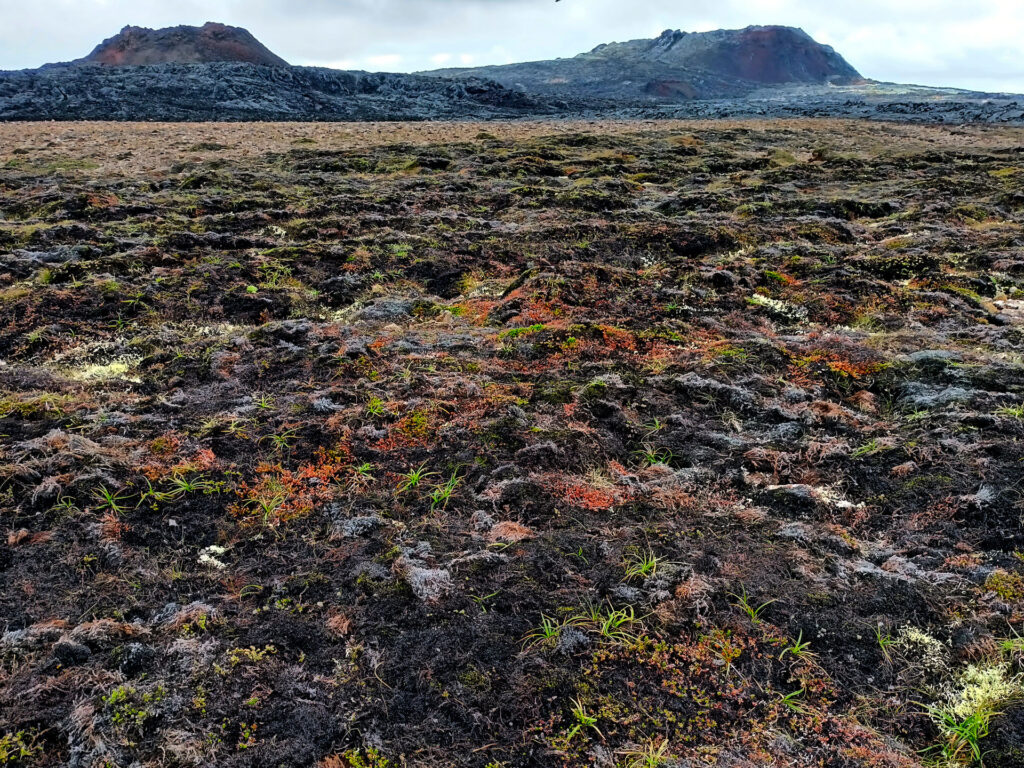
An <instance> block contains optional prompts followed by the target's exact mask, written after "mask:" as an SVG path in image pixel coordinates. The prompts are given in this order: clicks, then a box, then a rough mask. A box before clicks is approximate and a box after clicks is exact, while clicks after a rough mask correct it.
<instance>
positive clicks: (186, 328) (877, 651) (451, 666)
mask: <svg viewBox="0 0 1024 768" xmlns="http://www.w3.org/2000/svg"><path fill="white" fill-rule="evenodd" d="M483 131H484V132H481V128H480V127H479V126H467V125H462V126H437V125H435V126H424V127H417V126H408V125H405V126H394V127H392V128H383V127H381V126H365V127H360V128H358V129H355V128H353V127H351V126H334V127H325V126H295V127H288V128H283V127H281V126H235V127H225V126H221V127H218V126H200V127H196V128H195V129H187V128H182V127H181V126H177V127H173V126H159V125H156V126H128V125H125V126H118V127H112V126H109V125H84V126H83V125H68V126H48V125H39V126H27V125H19V126H4V127H3V134H2V137H3V141H2V143H0V169H2V170H0V527H2V528H3V539H2V540H0V621H2V625H0V630H2V632H0V764H4V765H6V764H11V765H24V766H77V767H79V768H99V767H100V766H102V767H104V768H108V767H110V768H113V767H117V768H130V767H134V766H209V765H216V766H229V767H230V766H238V767H241V766H252V767H256V766H261V767H262V766H266V767H267V768H271V767H273V768H278V767H280V766H294V767H295V768H298V767H299V766H320V767H321V768H344V767H345V766H350V767H353V768H366V767H368V766H374V767H376V768H383V767H384V766H390V767H392V768H394V767H397V766H438V767H440V766H460V767H461V766H465V767H466V768H486V767H490V768H496V767H498V766H502V767H504V768H525V767H526V766H558V765H565V766H619V767H620V768H629V767H633V766H765V765H779V766H918V765H921V764H923V763H924V762H925V761H927V760H931V759H933V758H938V759H944V760H946V762H945V763H944V764H948V765H968V764H971V762H972V760H973V754H972V747H973V746H974V742H972V741H971V740H970V739H965V738H964V737H962V736H958V731H957V730H956V728H958V727H961V726H964V724H965V723H968V722H969V720H970V718H977V719H978V720H977V722H982V721H983V724H984V725H985V727H986V729H988V731H989V733H988V735H987V736H984V735H983V737H982V738H981V740H980V745H978V748H979V750H980V751H983V752H987V754H986V756H985V764H986V765H988V766H990V768H993V767H999V766H1019V765H1021V762H1022V760H1024V758H1022V752H1021V746H1020V744H1021V736H1022V734H1024V719H1022V718H1024V716H1022V714H1021V712H1022V710H1020V709H1019V708H1018V706H1017V704H1018V701H1019V700H1020V698H1021V696H1022V693H1024V685H1022V682H1021V675H1022V672H1024V670H1022V667H1021V659H1022V654H1024V642H1022V641H1021V640H1020V638H1019V636H1018V632H1021V631H1022V630H1021V622H1022V620H1024V527H1022V512H1024V509H1022V501H1021V491H1020V486H1021V462H1022V461H1024V443H1022V438H1024V405H1022V403H1024V358H1022V356H1021V349H1022V343H1024V328H1022V323H1024V252H1022V246H1024V230H1022V221H1024V202H1022V201H1024V190H1022V188H1021V183H1022V180H1024V155H1022V150H1021V147H1022V139H1024V133H1022V131H1021V130H1020V129H1013V128H1005V127H1004V128H990V129H984V128H968V129H958V130H953V129H943V128H913V127H908V126H903V125H892V126H889V125H884V126H883V125H878V124H867V123H856V122H818V121H798V122H745V123H692V124H687V123H661V124H656V125H651V124H647V125H644V124H640V123H634V124H561V125H559V126H544V125H523V126H509V125H506V124H496V125H494V126H488V127H486V128H484V129H483ZM943 715H945V717H946V720H943V719H942V716H943ZM922 750H930V751H928V752H926V753H922ZM943 750H944V751H945V754H943Z"/></svg>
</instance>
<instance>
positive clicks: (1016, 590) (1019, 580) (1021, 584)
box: [985, 570, 1024, 603]
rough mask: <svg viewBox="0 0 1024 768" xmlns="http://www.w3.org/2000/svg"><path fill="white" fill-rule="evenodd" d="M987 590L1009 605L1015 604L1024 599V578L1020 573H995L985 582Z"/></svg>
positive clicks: (1000, 571)
mask: <svg viewBox="0 0 1024 768" xmlns="http://www.w3.org/2000/svg"><path fill="white" fill-rule="evenodd" d="M985 589H987V590H988V591H989V592H995V593H996V594H997V595H999V597H1001V598H1002V599H1003V600H1005V601H1006V602H1008V603H1015V602H1017V601H1018V600H1021V599H1024V577H1022V576H1021V575H1020V574H1019V573H1010V572H1008V571H1002V570H999V571H995V572H993V573H992V574H991V575H990V576H989V577H988V578H987V579H986V580H985Z"/></svg>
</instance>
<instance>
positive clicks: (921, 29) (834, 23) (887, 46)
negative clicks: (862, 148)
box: [0, 0, 1024, 93]
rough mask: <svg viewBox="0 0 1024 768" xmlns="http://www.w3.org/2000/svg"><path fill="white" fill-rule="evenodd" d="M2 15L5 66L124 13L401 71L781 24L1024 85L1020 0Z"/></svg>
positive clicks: (848, 50) (57, 54) (992, 85)
mask: <svg viewBox="0 0 1024 768" xmlns="http://www.w3.org/2000/svg"><path fill="white" fill-rule="evenodd" d="M0 20H2V21H0V69H20V68H25V67H35V66H39V65H40V64H43V63H46V62H52V61H63V60H67V59H73V58H78V57H81V56H84V55H86V54H87V53H89V51H91V50H92V48H93V47H94V46H95V45H96V44H97V43H98V42H100V41H101V40H103V39H104V38H107V37H110V36H111V35H113V34H115V33H116V32H117V31H118V30H119V29H120V28H121V27H123V26H124V25H126V24H134V25H137V26H146V27H162V26H170V25H175V24H201V23H203V22H205V21H220V22H224V23H226V24H234V25H237V26H244V27H246V28H248V29H249V30H250V31H251V32H252V33H253V34H254V35H256V37H258V38H259V39H260V40H262V41H263V42H264V43H265V44H266V45H267V46H268V47H269V48H270V49H271V50H273V51H274V52H275V53H277V54H278V55H280V56H282V57H284V58H285V59H287V60H288V61H289V62H291V63H292V64H311V65H318V66H331V67H338V68H347V69H369V70H386V71H396V72H399V71H401V72H407V71H415V70H422V69H433V68H436V67H441V66H459V65H467V64H471V65H479V64H504V63H508V62H512V61H527V60H535V59H547V58H556V57H559V56H572V55H574V54H576V53H579V52H581V51H585V50H589V49H590V48H593V47H594V46H595V45H597V44H599V43H605V42H612V41H615V40H628V39H633V38H640V37H654V36H655V35H657V34H659V33H660V32H661V31H662V30H664V29H669V28H671V29H683V30H688V31H703V30H709V29H718V28H723V27H724V28H736V27H744V26H747V25H749V24H787V25H791V26H799V27H803V28H804V29H805V30H807V32H809V33H810V34H811V35H812V36H813V37H815V38H816V39H817V40H819V41H820V42H824V43H828V44H830V45H832V46H834V47H835V48H836V49H837V50H838V51H839V52H840V53H841V54H843V55H844V56H845V57H846V59H847V60H848V61H849V62H850V63H851V64H853V65H854V66H855V67H856V68H857V69H859V70H860V72H861V73H862V74H863V75H865V76H866V77H872V78H875V79H878V80H889V81H895V82H904V83H919V84H924V85H948V86H958V87H963V88H975V89H980V90H991V91H1013V92H1016V93H1024V55H1022V53H1024V0H561V2H557V3H556V2H555V0H28V2H26V0H0Z"/></svg>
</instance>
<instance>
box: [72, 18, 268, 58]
mask: <svg viewBox="0 0 1024 768" xmlns="http://www.w3.org/2000/svg"><path fill="white" fill-rule="evenodd" d="M221 61H235V62H245V63H247V64H259V65H262V66H270V67H287V66H288V62H287V61H285V60H284V59H282V58H281V57H280V56H277V55H275V54H273V53H271V52H270V50H269V49H268V48H267V47H266V46H265V45H263V43H261V42H260V41H259V40H257V39H256V38H255V37H253V36H252V34H251V33H250V32H249V31H248V30H245V29H242V28H240V27H229V26H227V25H226V24H216V23H214V22H208V23H207V24H204V25H203V26H201V27H187V26H181V27H168V28H166V29H147V28H145V27H125V28H124V29H122V30H121V31H120V32H119V33H118V34H117V35H115V36H114V37H111V38H110V39H108V40H104V41H103V42H102V43H100V44H99V45H98V46H96V48H95V49H94V50H93V52H92V53H90V54H89V55H88V56H86V57H85V58H84V59H79V60H78V61H77V62H75V63H77V64H106V65H109V66H114V67H131V66H144V65H149V64H208V63H211V62H221Z"/></svg>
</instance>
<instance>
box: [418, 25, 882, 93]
mask: <svg viewBox="0 0 1024 768" xmlns="http://www.w3.org/2000/svg"><path fill="white" fill-rule="evenodd" d="M425 74H436V75H441V76H445V77H466V76H472V77H485V78H488V79H492V80H496V81H498V82H500V83H504V84H505V85H507V86H509V87H510V88H512V87H514V88H521V89H522V90H526V91H530V92H533V93H541V94H546V95H549V96H561V97H568V98H614V99H629V100H638V99H643V98H652V99H658V100H669V101H679V100H686V99H693V98H702V99H709V98H715V99H718V98H732V97H736V96H741V95H744V94H746V93H749V92H751V91H753V90H755V89H756V88H758V87H759V86H761V85H766V84H785V83H817V84H821V83H829V82H835V83H852V82H859V81H861V80H862V78H861V76H860V74H859V73H858V72H857V70H855V69H854V68H853V67H851V66H850V65H849V64H848V63H847V62H846V61H845V60H844V59H843V57H842V56H840V55H839V54H838V53H836V52H835V51H834V50H833V49H832V48H830V47H829V46H826V45H820V44H819V43H817V42H815V41H814V40H813V39H812V38H811V37H810V36H809V35H808V34H807V33H806V32H804V31H803V30H801V29H793V28H791V27H778V26H769V27H748V28H746V29H738V30H725V29H720V30H716V31H714V32H700V33H687V32H680V31H678V30H676V31H672V30H666V31H665V32H663V33H662V34H661V36H660V37H657V38H655V39H653V40H631V41H629V42H625V43H610V44H605V45H599V46H598V47H597V48H595V49H594V50H592V51H590V52H589V53H581V54H580V55H578V56H575V57H574V58H571V59H557V60H554V61H536V62H527V63H522V64H506V65H500V66H487V67H476V68H461V69H442V70H438V71H436V72H429V73H425Z"/></svg>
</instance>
